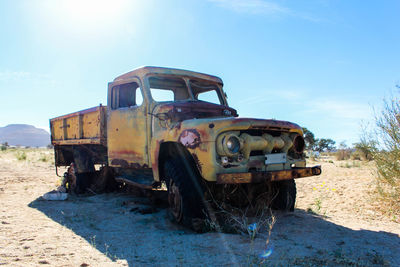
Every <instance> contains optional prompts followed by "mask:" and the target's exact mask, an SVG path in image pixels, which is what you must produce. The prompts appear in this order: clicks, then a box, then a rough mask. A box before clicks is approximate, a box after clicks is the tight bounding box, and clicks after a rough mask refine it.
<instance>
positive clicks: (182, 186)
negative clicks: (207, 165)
mask: <svg viewBox="0 0 400 267" xmlns="http://www.w3.org/2000/svg"><path fill="white" fill-rule="evenodd" d="M184 161H185V159H184V158H174V159H169V160H167V161H166V162H165V165H164V174H165V175H164V176H165V177H164V179H165V182H166V185H167V188H168V203H169V207H170V213H171V214H172V216H173V218H174V220H175V221H176V222H178V223H181V224H183V225H186V226H188V227H191V228H193V227H194V226H193V219H204V218H205V212H204V209H203V205H202V199H203V197H204V196H203V190H202V189H201V185H200V182H199V181H198V177H197V175H195V174H194V172H193V171H192V170H191V169H190V168H189V166H190V165H188V164H185V162H184ZM195 230H196V229H195Z"/></svg>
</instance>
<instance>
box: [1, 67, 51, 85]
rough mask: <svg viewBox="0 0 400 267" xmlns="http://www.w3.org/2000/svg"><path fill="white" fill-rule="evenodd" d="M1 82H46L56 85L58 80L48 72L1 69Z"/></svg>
mask: <svg viewBox="0 0 400 267" xmlns="http://www.w3.org/2000/svg"><path fill="white" fill-rule="evenodd" d="M0 82H3V83H10V82H12V83H15V82H18V83H21V82H31V83H34V84H38V83H39V84H43V83H44V84H46V85H48V86H54V85H55V84H56V81H55V80H54V79H53V78H52V77H51V76H50V75H48V74H40V73H32V72H28V71H8V70H7V71H0Z"/></svg>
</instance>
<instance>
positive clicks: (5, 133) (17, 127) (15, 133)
mask: <svg viewBox="0 0 400 267" xmlns="http://www.w3.org/2000/svg"><path fill="white" fill-rule="evenodd" d="M4 142H7V143H8V144H9V145H12V146H30V147H45V146H47V145H48V144H50V134H49V133H48V132H46V131H45V130H43V129H39V128H36V127H35V126H32V125H28V124H9V125H7V126H5V127H0V143H1V144H3V143H4Z"/></svg>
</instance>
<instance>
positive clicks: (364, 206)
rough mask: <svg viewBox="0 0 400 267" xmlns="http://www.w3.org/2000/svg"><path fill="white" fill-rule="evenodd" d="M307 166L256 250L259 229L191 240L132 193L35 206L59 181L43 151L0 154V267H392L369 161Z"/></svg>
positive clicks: (396, 241)
mask: <svg viewBox="0 0 400 267" xmlns="http://www.w3.org/2000/svg"><path fill="white" fill-rule="evenodd" d="M21 151H25V154H23V152H21ZM24 155H25V156H26V158H25V156H24ZM308 164H309V165H316V164H321V165H322V169H323V173H322V175H321V176H317V177H312V178H302V179H298V180H297V181H296V183H297V192H298V194H297V203H296V209H295V211H294V212H292V213H285V212H274V216H275V219H276V222H275V224H274V225H273V227H272V231H271V235H270V240H269V243H268V245H266V240H267V239H268V231H267V230H266V229H261V230H260V233H258V235H257V236H256V238H255V239H254V240H252V239H251V238H250V237H249V236H248V235H239V234H227V233H218V232H208V233H203V234H197V233H194V232H192V231H191V230H189V229H186V228H183V227H181V226H179V225H175V224H174V223H172V222H171V221H170V220H169V219H168V216H167V209H166V208H165V207H164V206H162V205H161V206H154V205H152V204H151V202H150V200H149V199H148V198H145V197H140V196H137V195H133V194H127V193H122V192H115V193H108V194H100V195H92V196H79V197H77V196H70V197H69V198H68V200H66V201H45V200H42V199H41V198H40V197H41V196H42V195H43V194H45V193H46V192H49V191H51V190H53V189H55V188H56V187H57V186H58V185H59V183H60V178H59V177H57V176H56V174H55V168H54V166H53V153H52V151H51V150H47V149H29V150H12V149H8V150H6V151H0V265H6V266H42V265H45V266H46V265H48V266H400V220H399V218H398V217H396V215H395V214H394V213H393V214H392V213H390V212H387V213H385V214H384V213H382V210H384V208H383V209H382V204H379V203H377V202H376V200H375V195H374V194H373V193H371V192H373V190H374V187H375V184H374V179H373V177H374V171H373V164H372V163H366V162H361V161H335V160H334V159H331V158H325V159H324V158H322V159H318V160H317V161H310V162H308ZM61 173H62V170H61Z"/></svg>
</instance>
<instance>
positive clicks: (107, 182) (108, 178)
mask: <svg viewBox="0 0 400 267" xmlns="http://www.w3.org/2000/svg"><path fill="white" fill-rule="evenodd" d="M116 188H117V182H116V181H115V177H114V172H113V170H112V168H110V167H108V166H105V167H102V168H101V169H100V171H96V173H94V178H93V180H92V184H91V185H90V189H91V190H92V191H94V192H96V193H103V192H111V191H114V190H115V189H116Z"/></svg>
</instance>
